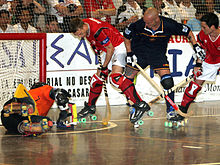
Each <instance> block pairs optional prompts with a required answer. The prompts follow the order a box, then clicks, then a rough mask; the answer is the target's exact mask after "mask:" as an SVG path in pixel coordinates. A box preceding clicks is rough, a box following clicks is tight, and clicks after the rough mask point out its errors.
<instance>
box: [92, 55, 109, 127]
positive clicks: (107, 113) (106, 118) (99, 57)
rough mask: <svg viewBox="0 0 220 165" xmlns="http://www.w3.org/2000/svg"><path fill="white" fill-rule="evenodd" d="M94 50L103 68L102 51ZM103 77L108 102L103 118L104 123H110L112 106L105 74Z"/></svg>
mask: <svg viewBox="0 0 220 165" xmlns="http://www.w3.org/2000/svg"><path fill="white" fill-rule="evenodd" d="M94 52H95V54H96V55H97V57H98V62H99V66H100V68H101V67H102V61H101V56H100V53H99V52H96V51H94ZM101 78H102V82H103V89H104V94H105V102H106V111H105V117H104V118H103V119H102V124H103V125H108V122H109V120H110V119H111V108H110V103H109V98H108V91H107V87H106V80H105V78H104V77H103V76H102V77H101Z"/></svg>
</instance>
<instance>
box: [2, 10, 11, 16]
mask: <svg viewBox="0 0 220 165" xmlns="http://www.w3.org/2000/svg"><path fill="white" fill-rule="evenodd" d="M2 14H7V15H8V17H10V13H9V11H8V10H5V9H2V10H0V17H1V16H2Z"/></svg>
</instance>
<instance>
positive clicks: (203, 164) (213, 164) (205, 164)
mask: <svg viewBox="0 0 220 165" xmlns="http://www.w3.org/2000/svg"><path fill="white" fill-rule="evenodd" d="M215 164H220V162H217V163H202V164H192V165H215Z"/></svg>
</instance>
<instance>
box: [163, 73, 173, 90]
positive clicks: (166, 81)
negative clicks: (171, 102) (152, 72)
mask: <svg viewBox="0 0 220 165" xmlns="http://www.w3.org/2000/svg"><path fill="white" fill-rule="evenodd" d="M160 83H161V85H162V86H163V88H164V89H166V90H168V89H170V88H172V87H173V86H174V82H173V78H172V76H171V75H170V74H165V75H163V76H162V77H161V81H160Z"/></svg>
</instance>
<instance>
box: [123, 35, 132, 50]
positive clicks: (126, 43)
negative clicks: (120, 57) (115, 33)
mask: <svg viewBox="0 0 220 165" xmlns="http://www.w3.org/2000/svg"><path fill="white" fill-rule="evenodd" d="M124 43H125V47H126V50H127V52H131V40H130V39H127V38H125V37H124Z"/></svg>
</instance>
